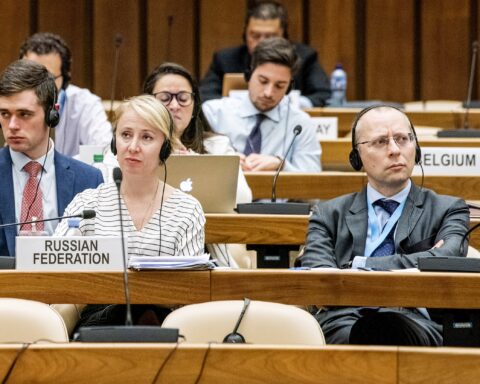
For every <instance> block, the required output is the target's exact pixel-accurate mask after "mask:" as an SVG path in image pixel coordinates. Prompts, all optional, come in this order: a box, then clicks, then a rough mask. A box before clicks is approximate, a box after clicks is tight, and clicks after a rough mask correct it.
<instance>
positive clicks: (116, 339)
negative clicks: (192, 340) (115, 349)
mask: <svg viewBox="0 0 480 384" xmlns="http://www.w3.org/2000/svg"><path fill="white" fill-rule="evenodd" d="M74 340H75V341H81V342H84V343H176V342H177V341H178V329H176V328H162V327H157V326H147V325H138V326H137V325H135V326H127V325H117V326H98V327H82V328H80V329H79V330H78V332H77V333H76V334H75V336H74Z"/></svg>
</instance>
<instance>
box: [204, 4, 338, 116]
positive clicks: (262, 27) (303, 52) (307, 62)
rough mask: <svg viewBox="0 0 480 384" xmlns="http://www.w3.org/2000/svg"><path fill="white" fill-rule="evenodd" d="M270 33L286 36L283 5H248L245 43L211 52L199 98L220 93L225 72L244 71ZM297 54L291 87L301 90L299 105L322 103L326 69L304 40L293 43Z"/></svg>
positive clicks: (325, 92) (326, 94) (327, 93)
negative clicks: (297, 65)
mask: <svg viewBox="0 0 480 384" xmlns="http://www.w3.org/2000/svg"><path fill="white" fill-rule="evenodd" d="M270 37H285V38H286V39H288V22H287V12H286V10H285V8H284V7H283V6H282V5H281V4H279V3H277V2H275V1H262V2H259V3H258V4H256V5H254V6H253V7H252V8H250V9H248V11H247V15H246V17H245V26H244V31H243V41H244V44H242V45H240V46H236V47H232V48H226V49H223V50H221V51H218V52H216V53H215V54H214V55H213V59H212V63H211V64H210V67H209V69H208V72H207V74H206V75H205V77H204V78H203V79H202V81H201V83H200V93H201V96H202V100H203V101H206V100H211V99H218V98H220V97H222V85H223V76H224V75H225V73H244V72H245V71H247V70H248V68H249V66H250V61H251V55H252V53H253V50H254V49H255V47H256V46H257V44H258V43H259V42H260V41H262V40H264V39H267V38H270ZM294 47H295V50H296V53H297V55H298V56H299V58H300V67H299V70H298V72H297V73H296V75H295V78H294V82H293V88H294V89H298V90H300V92H301V97H300V106H301V107H303V108H307V107H322V106H324V105H325V103H326V101H327V99H328V98H329V97H330V85H329V80H328V77H327V75H326V74H325V71H324V70H323V69H322V67H321V66H320V64H319V62H318V57H317V52H316V51H315V50H314V49H312V48H310V47H309V46H307V45H305V44H299V43H297V44H294Z"/></svg>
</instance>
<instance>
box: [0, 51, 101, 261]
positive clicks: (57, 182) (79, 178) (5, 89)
mask: <svg viewBox="0 0 480 384" xmlns="http://www.w3.org/2000/svg"><path fill="white" fill-rule="evenodd" d="M56 93H57V91H56V87H55V79H54V77H53V75H52V74H50V73H49V72H48V70H47V69H46V68H45V67H44V66H43V65H41V64H38V63H35V62H33V61H30V60H17V61H15V62H13V63H12V64H10V65H9V66H8V67H7V68H6V69H5V70H4V72H3V73H2V74H1V75H0V124H1V126H2V131H3V136H4V138H5V143H6V144H7V145H8V146H7V147H4V148H2V149H0V180H2V184H1V187H0V192H1V196H2V198H1V199H0V223H1V224H7V223H16V222H24V221H31V220H39V222H38V223H37V224H36V225H30V224H28V225H22V226H11V227H7V228H5V229H2V230H0V255H2V256H7V255H8V256H15V237H16V236H17V234H18V232H19V231H27V232H28V231H32V232H35V231H38V232H40V231H44V232H46V234H52V233H53V231H54V229H55V227H56V225H57V224H58V222H57V221H47V222H44V223H43V222H41V220H42V219H48V218H53V217H58V216H62V215H63V211H64V210H65V207H66V206H67V205H68V203H70V201H71V200H72V199H73V197H74V196H75V195H76V194H77V193H79V192H81V191H83V190H84V189H87V188H95V187H96V186H97V185H99V184H101V183H102V182H103V178H102V174H101V173H100V171H99V170H98V169H96V168H93V167H91V166H88V165H86V164H84V163H81V162H79V161H76V160H73V159H71V158H69V157H66V156H63V155H61V154H60V153H58V152H57V151H56V150H55V149H54V146H53V141H52V140H51V139H50V138H49V131H50V128H54V127H55V126H56V125H57V123H58V120H59V116H58V110H57V108H58V104H56ZM35 218H36V219H35Z"/></svg>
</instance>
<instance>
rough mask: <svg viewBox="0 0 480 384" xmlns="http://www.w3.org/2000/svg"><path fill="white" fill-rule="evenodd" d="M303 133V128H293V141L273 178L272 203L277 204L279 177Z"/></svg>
mask: <svg viewBox="0 0 480 384" xmlns="http://www.w3.org/2000/svg"><path fill="white" fill-rule="evenodd" d="M300 133H302V126H301V125H297V126H296V127H295V128H293V139H292V141H291V142H290V145H289V147H288V148H287V152H285V156H284V157H283V159H282V162H281V163H280V165H279V166H278V168H277V172H276V173H275V177H274V178H273V185H272V203H275V202H276V201H277V196H276V192H277V179H278V175H280V171H281V170H282V169H283V165H284V164H285V160H286V159H287V156H288V154H289V153H290V150H291V149H292V146H293V143H294V142H295V139H296V138H297V136H298V135H299V134H300Z"/></svg>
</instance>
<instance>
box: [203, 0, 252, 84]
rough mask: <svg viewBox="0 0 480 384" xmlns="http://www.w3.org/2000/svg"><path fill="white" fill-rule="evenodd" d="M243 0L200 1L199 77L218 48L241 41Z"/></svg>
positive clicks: (244, 3)
mask: <svg viewBox="0 0 480 384" xmlns="http://www.w3.org/2000/svg"><path fill="white" fill-rule="evenodd" d="M245 10H246V2H245V1H244V0H228V1H227V0H202V1H200V47H199V48H200V49H199V60H200V78H201V77H203V76H204V75H205V72H206V71H207V69H208V66H209V65H210V62H211V61H212V55H213V53H214V52H215V51H218V50H219V49H222V48H226V47H230V46H234V45H238V44H241V43H242V32H243V19H244V17H245Z"/></svg>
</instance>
